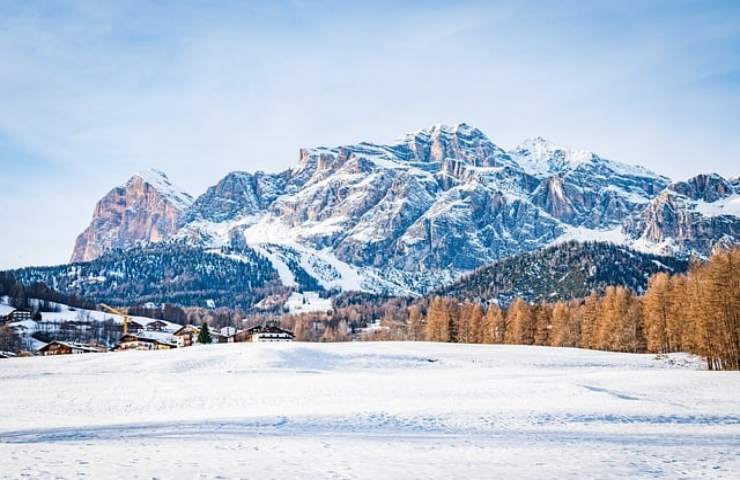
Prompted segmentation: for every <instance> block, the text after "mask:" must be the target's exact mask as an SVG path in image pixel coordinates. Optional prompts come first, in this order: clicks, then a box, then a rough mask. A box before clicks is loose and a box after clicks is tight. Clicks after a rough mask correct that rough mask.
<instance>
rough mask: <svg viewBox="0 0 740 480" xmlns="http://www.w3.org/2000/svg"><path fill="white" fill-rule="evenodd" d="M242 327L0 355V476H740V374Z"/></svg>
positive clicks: (645, 358)
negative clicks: (275, 334) (123, 346)
mask: <svg viewBox="0 0 740 480" xmlns="http://www.w3.org/2000/svg"><path fill="white" fill-rule="evenodd" d="M671 360H677V361H678V364H676V363H675V362H672V361H668V360H666V359H656V357H655V356H653V355H626V354H614V353H604V352H594V351H588V350H574V349H555V348H542V347H515V346H487V345H476V346H472V345H448V344H426V343H348V344H305V343H294V344H271V345H269V344H230V345H212V346H201V347H193V348H186V349H179V350H174V351H160V352H126V353H105V354H89V355H76V356H66V357H56V358H54V357H46V358H17V359H9V360H3V361H0V405H2V417H0V478H3V479H5V478H13V479H15V478H96V479H98V478H146V479H151V478H177V479H183V478H250V479H269V478H276V479H279V478H302V479H310V478H318V479H324V478H367V479H379V478H403V479H408V478H444V479H451V478H465V479H469V478H529V479H537V478H543V479H544V478H548V479H549V478H711V479H723V478H734V479H737V478H738V473H739V472H740V374H738V373H732V372H707V371H701V370H698V368H700V367H699V365H698V364H696V363H694V362H689V361H687V357H685V356H674V357H671Z"/></svg>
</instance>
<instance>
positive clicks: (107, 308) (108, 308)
mask: <svg viewBox="0 0 740 480" xmlns="http://www.w3.org/2000/svg"><path fill="white" fill-rule="evenodd" d="M100 306H101V307H102V308H103V310H105V311H107V312H108V313H114V314H116V315H120V316H121V317H123V334H124V335H126V334H128V312H124V311H122V310H119V309H117V308H113V307H111V306H109V305H106V304H104V303H101V304H100Z"/></svg>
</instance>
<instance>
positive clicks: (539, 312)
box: [534, 303, 552, 345]
mask: <svg viewBox="0 0 740 480" xmlns="http://www.w3.org/2000/svg"><path fill="white" fill-rule="evenodd" d="M551 316H552V312H551V310H550V306H549V305H547V304H546V303H543V304H541V305H538V306H537V308H536V310H535V312H534V345H548V337H549V335H550V328H551V325H550V322H551V321H552V320H551Z"/></svg>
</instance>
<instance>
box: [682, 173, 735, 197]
mask: <svg viewBox="0 0 740 480" xmlns="http://www.w3.org/2000/svg"><path fill="white" fill-rule="evenodd" d="M668 188H670V189H671V190H673V191H675V192H677V193H680V194H681V195H684V196H686V197H688V198H690V199H691V200H703V201H705V202H716V201H717V200H720V199H722V198H726V197H728V196H730V195H732V194H734V193H735V187H734V186H733V185H732V182H731V181H730V180H725V179H724V178H723V177H722V176H720V175H718V174H716V173H712V174H709V175H704V174H702V175H697V176H695V177H692V178H690V179H688V180H686V181H683V182H676V183H674V184H672V185H670V186H669V187H668Z"/></svg>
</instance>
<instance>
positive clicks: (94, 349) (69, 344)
mask: <svg viewBox="0 0 740 480" xmlns="http://www.w3.org/2000/svg"><path fill="white" fill-rule="evenodd" d="M54 344H56V345H62V346H65V347H68V348H71V349H76V350H86V351H88V352H100V351H101V349H100V348H98V347H91V346H90V345H83V344H81V343H73V342H62V341H59V340H52V341H51V342H49V343H47V344H46V345H44V346H43V347H41V348H39V350H38V351H39V352H42V351H45V350H47V349H48V348H49V347H50V346H51V345H54Z"/></svg>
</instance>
